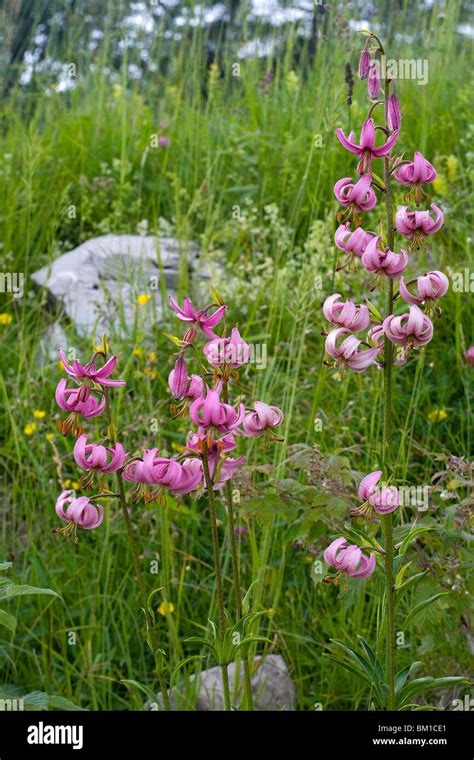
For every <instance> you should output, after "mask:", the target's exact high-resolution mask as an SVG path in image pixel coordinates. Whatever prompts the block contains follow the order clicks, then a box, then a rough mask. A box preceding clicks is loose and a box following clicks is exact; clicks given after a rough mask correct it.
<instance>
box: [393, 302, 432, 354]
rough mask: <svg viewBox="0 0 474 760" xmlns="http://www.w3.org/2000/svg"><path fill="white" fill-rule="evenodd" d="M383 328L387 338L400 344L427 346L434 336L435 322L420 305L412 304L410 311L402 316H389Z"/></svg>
mask: <svg viewBox="0 0 474 760" xmlns="http://www.w3.org/2000/svg"><path fill="white" fill-rule="evenodd" d="M383 329H384V333H385V335H386V336H387V338H388V339H389V340H390V341H391V342H392V343H396V344H398V345H399V346H407V345H412V346H414V347H415V348H417V347H418V346H425V345H426V344H427V343H429V342H430V340H431V338H432V337H433V324H432V322H431V320H430V318H429V317H427V316H426V314H423V312H422V311H421V309H420V308H419V307H418V306H410V311H409V312H408V313H405V314H402V315H401V316H400V317H396V316H394V315H393V314H392V315H390V316H388V317H387V318H386V319H385V320H384V322H383Z"/></svg>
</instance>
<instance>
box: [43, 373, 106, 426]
mask: <svg viewBox="0 0 474 760" xmlns="http://www.w3.org/2000/svg"><path fill="white" fill-rule="evenodd" d="M54 395H55V399H56V403H57V405H58V406H59V408H60V409H64V410H65V411H66V412H76V413H78V414H81V415H82V417H86V418H89V417H97V416H98V415H99V414H100V413H101V412H102V411H103V410H104V408H105V396H102V398H101V399H100V401H98V400H97V399H96V397H95V396H94V395H93V394H92V393H91V394H90V395H89V396H88V397H87V398H86V400H85V401H84V400H83V399H82V398H81V389H80V388H66V378H64V377H63V378H61V380H60V381H59V383H58V385H57V388H56V392H55V394H54Z"/></svg>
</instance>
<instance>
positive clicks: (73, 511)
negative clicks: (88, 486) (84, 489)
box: [56, 491, 104, 530]
mask: <svg viewBox="0 0 474 760" xmlns="http://www.w3.org/2000/svg"><path fill="white" fill-rule="evenodd" d="M73 493H74V492H73V491H63V492H62V493H61V494H60V496H59V498H58V500H57V502H56V514H57V515H58V517H60V518H61V520H64V521H65V522H67V523H73V524H74V525H77V526H78V527H79V528H84V529H85V530H94V528H98V527H99V525H100V524H101V523H102V520H103V519H104V508H103V507H102V506H101V505H100V504H92V503H91V502H90V501H89V497H88V496H80V497H79V498H78V499H76V497H75V496H74V495H73Z"/></svg>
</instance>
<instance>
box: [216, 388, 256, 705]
mask: <svg viewBox="0 0 474 760" xmlns="http://www.w3.org/2000/svg"><path fill="white" fill-rule="evenodd" d="M222 398H223V401H224V403H225V404H228V403H229V389H228V387H227V381H226V380H224V382H223V384H222ZM224 492H225V497H226V501H227V516H228V520H229V535H230V548H231V553H232V574H233V579H234V594H235V607H236V616H237V620H241V619H242V614H243V609H242V588H241V585H240V570H239V553H238V547H237V537H236V535H235V521H234V500H233V498H232V485H231V483H230V481H227V483H226V484H225V486H224ZM243 663H244V689H245V705H246V707H247V710H250V711H251V710H253V709H254V705H253V695H252V676H251V669H250V660H249V656H248V654H247V653H246V654H244V657H243Z"/></svg>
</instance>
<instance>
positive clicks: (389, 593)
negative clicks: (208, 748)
mask: <svg viewBox="0 0 474 760" xmlns="http://www.w3.org/2000/svg"><path fill="white" fill-rule="evenodd" d="M389 88H390V82H389V79H388V78H386V79H385V93H384V95H385V104H384V109H385V125H386V126H388V97H389ZM384 181H385V199H386V210H387V244H388V247H389V249H390V250H391V251H393V247H394V230H393V199H392V192H391V188H390V161H389V159H388V157H385V160H384ZM387 281H388V282H387V303H386V313H385V316H386V317H387V316H389V315H390V314H392V311H393V280H392V278H391V277H387ZM384 356H385V361H384V368H383V434H382V461H383V463H384V470H385V472H386V473H387V470H388V467H389V466H390V461H391V457H390V449H391V445H392V387H393V372H392V370H393V346H392V343H391V342H390V341H389V339H388V338H387V336H385V341H384ZM382 527H383V531H384V536H385V577H386V584H387V585H386V605H387V609H386V626H387V643H386V649H387V651H386V659H387V664H386V667H387V685H388V698H387V709H388V710H395V582H394V576H393V554H394V547H393V515H392V514H388V515H384V516H383V519H382Z"/></svg>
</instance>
